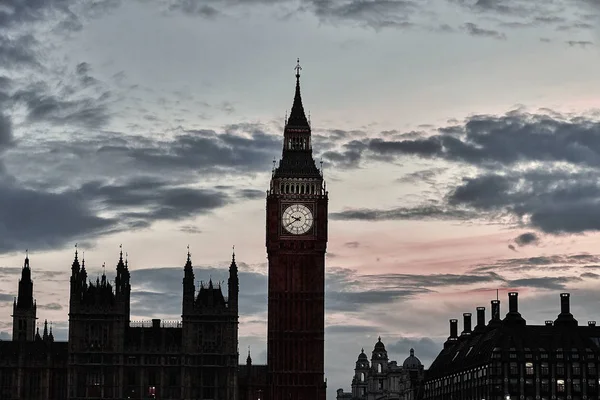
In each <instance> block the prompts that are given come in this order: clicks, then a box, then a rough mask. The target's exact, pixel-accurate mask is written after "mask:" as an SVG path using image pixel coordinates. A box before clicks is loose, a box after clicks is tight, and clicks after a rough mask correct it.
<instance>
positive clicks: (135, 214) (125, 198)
mask: <svg viewBox="0 0 600 400" xmlns="http://www.w3.org/2000/svg"><path fill="white" fill-rule="evenodd" d="M77 194H78V195H79V196H81V198H83V199H85V198H90V199H94V200H95V201H99V202H102V203H104V204H105V205H106V206H109V207H110V208H111V209H113V210H115V211H117V212H119V213H120V215H121V216H125V217H128V218H131V219H134V220H143V221H144V222H152V221H154V220H163V219H168V220H180V219H183V218H186V217H189V216H193V215H197V214H202V213H206V212H209V211H211V210H213V209H216V208H219V207H223V206H225V205H226V204H227V203H228V202H229V198H228V196H227V195H226V194H225V193H222V192H219V191H215V190H209V189H194V188H187V187H173V186H170V185H169V184H168V183H167V182H166V181H162V180H158V179H153V178H148V177H140V178H134V179H131V180H128V181H126V182H125V183H122V184H112V185H111V184H104V183H101V182H88V183H86V184H84V185H83V186H81V188H80V189H79V190H78V191H77ZM137 208H142V209H143V211H134V209H137ZM130 210H131V211H130Z"/></svg>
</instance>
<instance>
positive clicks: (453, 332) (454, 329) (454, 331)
mask: <svg viewBox="0 0 600 400" xmlns="http://www.w3.org/2000/svg"><path fill="white" fill-rule="evenodd" d="M457 337H458V320H457V319H451V320H450V338H451V339H456V338H457Z"/></svg>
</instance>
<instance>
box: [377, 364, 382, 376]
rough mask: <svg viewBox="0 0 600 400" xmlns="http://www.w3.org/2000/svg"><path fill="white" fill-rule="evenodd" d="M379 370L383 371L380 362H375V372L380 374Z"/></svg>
mask: <svg viewBox="0 0 600 400" xmlns="http://www.w3.org/2000/svg"><path fill="white" fill-rule="evenodd" d="M381 372H383V368H382V366H381V363H379V364H377V373H378V374H380V373H381Z"/></svg>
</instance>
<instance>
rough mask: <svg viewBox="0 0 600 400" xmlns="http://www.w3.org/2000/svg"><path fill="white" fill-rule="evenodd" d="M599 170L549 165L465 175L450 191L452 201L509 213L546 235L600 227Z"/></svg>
mask: <svg viewBox="0 0 600 400" xmlns="http://www.w3.org/2000/svg"><path fill="white" fill-rule="evenodd" d="M599 199H600V184H599V183H598V182H597V179H596V173H595V172H579V173H576V172H570V171H568V170H552V169H548V168H544V169H542V168H540V169H534V170H531V171H527V172H512V173H511V172H507V173H505V174H503V175H498V174H487V175H481V176H478V177H475V178H466V179H464V180H463V183H462V185H460V186H458V187H456V188H455V189H453V191H452V192H451V193H450V194H449V195H448V201H449V203H450V204H451V205H454V206H462V207H467V208H472V209H476V210H480V211H482V212H490V211H491V212H497V213H508V214H510V215H513V216H514V217H515V218H517V219H518V220H521V221H524V222H526V223H528V224H529V225H530V226H532V227H535V228H538V229H540V230H542V231H544V232H547V233H561V232H568V233H576V232H584V231H593V230H599V229H600V222H598V221H597V219H595V218H594V215H597V214H596V213H597V212H599V211H600V203H599Z"/></svg>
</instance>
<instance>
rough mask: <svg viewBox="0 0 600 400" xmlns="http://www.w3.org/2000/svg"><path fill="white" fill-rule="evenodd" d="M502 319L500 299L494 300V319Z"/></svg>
mask: <svg viewBox="0 0 600 400" xmlns="http://www.w3.org/2000/svg"><path fill="white" fill-rule="evenodd" d="M499 320H500V300H492V321H499Z"/></svg>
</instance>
